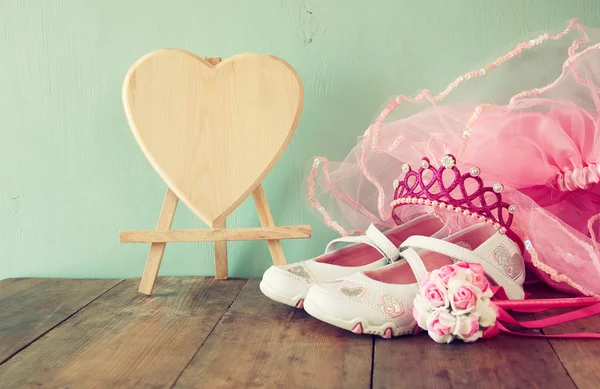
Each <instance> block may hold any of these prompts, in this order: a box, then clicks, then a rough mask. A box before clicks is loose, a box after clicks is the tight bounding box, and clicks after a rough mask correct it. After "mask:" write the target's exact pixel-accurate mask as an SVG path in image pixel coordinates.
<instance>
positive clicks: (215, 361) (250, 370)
mask: <svg viewBox="0 0 600 389" xmlns="http://www.w3.org/2000/svg"><path fill="white" fill-rule="evenodd" d="M371 355H372V338H371V337H370V336H357V335H354V334H352V333H350V332H347V331H343V330H340V329H338V328H336V327H333V326H330V325H328V324H325V323H322V322H320V321H318V320H316V319H314V318H312V317H310V316H309V315H308V314H306V313H305V312H304V311H303V310H299V309H295V308H292V307H288V306H286V305H282V304H279V303H276V302H273V301H271V300H269V299H267V298H266V297H264V296H263V295H262V293H261V292H260V290H259V288H258V281H257V280H251V281H249V282H248V284H247V285H246V286H245V287H244V289H243V290H242V292H240V295H239V296H238V298H237V299H236V301H235V303H234V304H233V305H232V307H231V309H230V310H229V311H228V312H227V313H226V314H225V315H224V316H223V318H222V319H221V321H220V322H219V324H218V325H217V326H216V327H215V329H214V331H213V332H212V333H211V335H210V336H209V337H208V339H207V340H206V342H205V343H204V345H203V346H202V347H201V348H200V350H199V351H198V354H196V356H195V357H194V359H193V360H192V362H191V363H190V365H189V366H188V367H187V368H186V370H185V371H184V373H183V374H182V376H181V378H180V379H179V380H178V381H177V384H176V385H175V388H176V389H184V388H185V389H191V388H236V389H241V388H285V389H293V388H306V389H310V388H319V389H327V388H332V389H339V388H365V389H366V388H369V382H370V370H371Z"/></svg>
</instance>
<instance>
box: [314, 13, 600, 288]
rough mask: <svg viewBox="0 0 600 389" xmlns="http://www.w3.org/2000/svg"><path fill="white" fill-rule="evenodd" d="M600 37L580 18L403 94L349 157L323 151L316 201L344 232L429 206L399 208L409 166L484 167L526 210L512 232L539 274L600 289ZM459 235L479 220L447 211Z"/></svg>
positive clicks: (383, 224)
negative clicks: (452, 161)
mask: <svg viewBox="0 0 600 389" xmlns="http://www.w3.org/2000/svg"><path fill="white" fill-rule="evenodd" d="M599 38H600V32H599V31H598V30H595V29H590V28H585V27H583V26H581V25H580V24H579V23H578V22H577V21H576V20H573V21H572V22H571V23H570V24H569V25H568V27H567V28H566V29H565V30H564V31H562V32H560V33H558V34H550V33H546V34H541V35H539V36H536V37H534V38H533V39H531V40H528V41H525V42H524V43H519V44H517V45H515V46H514V49H513V50H511V51H510V52H509V53H507V54H504V55H502V56H500V57H498V58H496V59H495V60H493V61H490V62H489V63H485V64H484V65H483V66H477V67H475V68H474V69H475V70H473V71H471V72H469V73H466V74H464V75H462V76H460V77H458V78H457V79H456V80H454V81H453V82H452V83H451V84H450V85H449V86H448V87H447V88H446V89H445V90H443V91H442V92H440V93H439V94H437V95H432V94H431V93H430V92H429V91H428V90H424V91H422V92H421V93H420V94H418V95H416V96H415V97H406V96H404V95H398V96H395V97H394V98H393V99H392V100H391V101H390V102H389V103H388V104H387V105H386V106H385V108H384V109H383V111H382V112H381V114H380V115H379V116H378V117H377V118H376V120H375V121H374V123H373V124H372V125H371V126H370V127H369V128H368V129H367V131H366V132H365V134H364V135H363V136H362V137H361V138H360V141H359V143H358V145H357V146H356V147H355V148H354V149H353V150H352V151H351V152H350V154H349V155H348V156H347V157H346V158H345V160H344V161H343V162H332V161H329V160H327V158H325V157H316V158H315V159H314V163H313V165H312V169H311V171H310V174H309V176H308V180H307V186H308V199H309V201H310V203H311V205H312V206H313V207H314V208H315V209H316V210H317V211H318V212H319V214H320V215H321V216H322V217H323V220H324V222H325V223H326V224H327V225H328V226H330V227H331V228H333V229H335V230H336V231H338V232H339V233H340V234H342V235H349V234H354V233H361V232H362V231H365V229H366V228H367V227H368V226H369V224H371V223H373V224H375V225H377V226H379V227H380V228H387V227H392V226H393V225H395V222H394V219H395V218H393V217H392V212H396V213H397V214H396V216H397V218H396V219H397V220H403V221H406V220H410V218H412V217H415V216H416V215H419V214H422V213H424V212H434V210H432V209H430V207H427V206H423V205H410V206H403V207H400V208H394V209H392V206H391V203H392V201H393V200H394V185H393V183H394V181H395V180H397V179H398V178H399V177H400V175H401V173H402V172H401V166H402V165H403V164H405V163H409V164H413V165H416V164H418V163H419V161H420V160H421V158H422V157H428V158H429V159H430V160H432V161H437V162H438V164H439V161H440V160H441V158H442V157H443V156H444V155H446V154H448V153H451V154H453V155H454V156H456V157H457V161H456V163H457V167H458V168H459V169H461V171H468V170H469V169H470V168H471V167H473V166H476V167H478V168H479V169H480V171H481V178H482V179H483V180H484V181H485V183H486V185H487V184H489V185H493V184H494V183H501V184H502V185H503V186H504V191H503V198H504V200H505V201H507V202H509V203H510V204H515V205H516V206H517V212H516V213H515V215H514V222H513V225H512V230H513V231H514V233H515V234H516V235H518V237H519V238H520V239H521V240H522V241H523V242H524V243H525V244H524V247H525V249H526V253H525V254H526V258H527V261H528V265H529V267H530V269H531V270H532V272H531V273H532V274H535V275H537V276H538V277H539V278H541V279H542V280H544V281H545V282H547V283H549V284H550V285H552V286H553V287H555V288H557V289H560V290H563V291H568V292H574V293H581V294H586V295H593V296H600V245H599V242H600V238H599V234H600V185H599V183H600V142H599V141H598V139H600V117H599V115H600V39H599ZM440 217H443V218H444V220H445V222H446V223H447V224H448V225H449V226H450V227H451V228H452V229H453V230H455V231H456V230H458V229H461V228H464V227H466V226H468V225H470V224H472V223H473V220H472V219H469V218H465V217H461V216H460V215H455V214H452V215H449V214H447V215H444V214H440Z"/></svg>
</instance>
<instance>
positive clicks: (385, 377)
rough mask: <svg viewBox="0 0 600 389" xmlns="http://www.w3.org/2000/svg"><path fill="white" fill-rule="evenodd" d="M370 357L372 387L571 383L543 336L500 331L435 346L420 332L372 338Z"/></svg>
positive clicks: (555, 385)
mask: <svg viewBox="0 0 600 389" xmlns="http://www.w3.org/2000/svg"><path fill="white" fill-rule="evenodd" d="M515 317H517V318H518V319H519V320H531V319H532V315H525V314H521V315H519V316H515ZM374 355H375V356H374V364H373V365H374V368H373V388H374V389H375V388H377V389H381V388H400V387H407V388H411V389H413V388H415V389H416V388H428V389H429V388H432V389H446V388H468V389H473V388H486V389H488V388H489V389H493V388H503V389H504V388H528V389H529V388H544V389H548V388H560V389H568V388H575V387H576V386H575V385H574V384H573V382H572V381H571V379H570V378H569V376H568V374H567V372H566V371H565V369H564V367H563V366H562V364H561V362H560V360H559V359H558V357H557V356H556V354H555V353H554V351H553V350H552V347H551V346H550V343H549V342H548V340H546V339H536V338H524V337H517V336H510V335H499V336H497V337H495V338H493V339H487V340H479V341H477V342H475V343H471V344H466V343H462V342H460V343H459V342H456V343H452V344H437V343H435V342H434V341H433V340H432V339H431V338H430V337H429V336H428V335H427V334H426V333H421V334H419V335H416V336H412V337H401V338H394V339H392V340H388V341H386V340H383V339H380V338H377V339H376V341H375V353H374Z"/></svg>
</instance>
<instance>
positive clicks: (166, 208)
mask: <svg viewBox="0 0 600 389" xmlns="http://www.w3.org/2000/svg"><path fill="white" fill-rule="evenodd" d="M178 202H179V199H178V198H177V195H176V194H175V192H173V191H172V190H171V189H169V188H167V193H166V194H165V199H164V200H163V205H162V208H161V210H160V215H159V216H158V223H157V225H156V229H157V230H158V231H164V230H170V229H171V225H172V224H173V218H174V217H175V211H176V210H177V203H178ZM166 247H167V244H166V243H152V245H150V252H148V259H147V260H146V266H145V267H144V273H143V274H142V279H141V281H140V287H139V291H140V292H141V293H144V294H148V295H149V294H152V289H154V283H155V282H156V277H157V276H158V270H159V269H160V263H161V262H162V258H163V255H164V254H165V249H166Z"/></svg>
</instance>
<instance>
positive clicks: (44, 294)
mask: <svg viewBox="0 0 600 389" xmlns="http://www.w3.org/2000/svg"><path fill="white" fill-rule="evenodd" d="M121 281H122V280H118V279H113V280H75V279H39V278H13V279H6V280H2V281H0V364H2V363H3V362H5V361H6V360H7V359H8V358H10V357H11V356H12V355H14V354H15V353H16V352H18V351H19V350H21V349H22V348H24V347H27V346H28V345H29V344H30V343H31V342H33V341H34V340H35V339H37V338H38V337H40V336H42V335H43V334H45V333H46V332H48V331H49V330H51V329H52V328H53V327H55V326H56V325H58V324H59V323H60V322H62V321H63V320H65V319H66V318H68V317H69V316H71V315H73V314H74V313H75V312H77V311H78V310H80V309H81V308H82V307H84V306H85V305H86V304H88V303H89V302H90V301H92V300H94V299H95V298H97V297H98V296H100V295H101V294H102V293H104V292H106V291H107V290H109V289H110V288H112V287H114V286H115V285H117V284H118V283H119V282H121ZM0 387H1V385H0Z"/></svg>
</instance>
